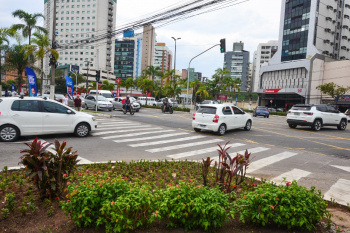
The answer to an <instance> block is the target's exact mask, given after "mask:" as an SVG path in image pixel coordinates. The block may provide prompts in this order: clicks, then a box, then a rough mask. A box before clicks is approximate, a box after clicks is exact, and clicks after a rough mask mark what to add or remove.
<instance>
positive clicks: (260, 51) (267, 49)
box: [252, 40, 278, 92]
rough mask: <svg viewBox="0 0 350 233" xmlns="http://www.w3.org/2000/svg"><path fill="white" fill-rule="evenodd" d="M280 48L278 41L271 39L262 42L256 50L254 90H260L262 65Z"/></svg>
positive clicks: (253, 72) (253, 77) (253, 70)
mask: <svg viewBox="0 0 350 233" xmlns="http://www.w3.org/2000/svg"><path fill="white" fill-rule="evenodd" d="M277 48H278V41H276V40H271V41H268V42H267V43H260V44H259V45H258V48H257V50H256V51H255V52H254V58H253V67H252V91H253V92H257V91H258V84H259V79H260V67H261V66H262V65H263V64H264V63H266V64H267V63H268V62H269V61H270V59H271V58H272V57H273V55H275V53H276V51H277Z"/></svg>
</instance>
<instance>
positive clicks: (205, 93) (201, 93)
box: [196, 86, 209, 100]
mask: <svg viewBox="0 0 350 233" xmlns="http://www.w3.org/2000/svg"><path fill="white" fill-rule="evenodd" d="M198 94H199V98H200V99H201V100H203V99H202V97H203V96H205V97H208V96H209V93H208V91H207V87H206V86H201V87H199V88H198V91H197V92H196V95H198Z"/></svg>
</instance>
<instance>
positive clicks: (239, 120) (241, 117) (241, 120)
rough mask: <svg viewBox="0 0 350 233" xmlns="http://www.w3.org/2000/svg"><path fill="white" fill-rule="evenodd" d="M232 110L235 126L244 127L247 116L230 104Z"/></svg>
mask: <svg viewBox="0 0 350 233" xmlns="http://www.w3.org/2000/svg"><path fill="white" fill-rule="evenodd" d="M232 111H233V114H234V117H235V122H236V127H237V128H241V127H245V124H246V120H247V116H246V114H245V113H244V112H243V111H242V110H241V109H239V108H237V107H235V106H232Z"/></svg>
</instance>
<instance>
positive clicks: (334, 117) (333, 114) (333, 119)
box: [327, 106, 341, 125]
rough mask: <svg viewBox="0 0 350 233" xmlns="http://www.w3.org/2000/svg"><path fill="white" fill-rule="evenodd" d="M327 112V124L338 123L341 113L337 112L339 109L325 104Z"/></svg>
mask: <svg viewBox="0 0 350 233" xmlns="http://www.w3.org/2000/svg"><path fill="white" fill-rule="evenodd" d="M327 113H328V122H329V123H328V124H331V125H339V123H340V120H341V115H340V114H339V111H338V110H336V109H335V108H334V107H332V106H327Z"/></svg>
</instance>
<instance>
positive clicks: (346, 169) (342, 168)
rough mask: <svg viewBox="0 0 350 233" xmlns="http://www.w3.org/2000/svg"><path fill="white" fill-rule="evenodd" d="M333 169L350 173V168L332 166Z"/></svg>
mask: <svg viewBox="0 0 350 233" xmlns="http://www.w3.org/2000/svg"><path fill="white" fill-rule="evenodd" d="M331 166H332V167H335V168H338V169H341V170H343V171H347V172H350V167H345V166H336V165H331Z"/></svg>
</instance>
